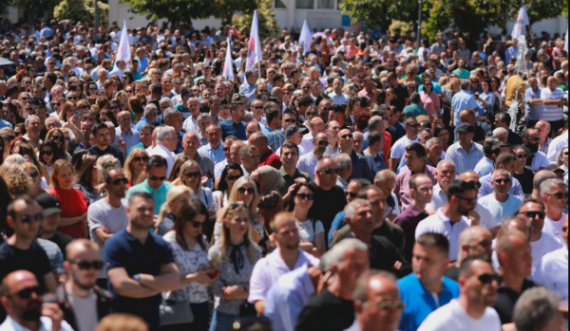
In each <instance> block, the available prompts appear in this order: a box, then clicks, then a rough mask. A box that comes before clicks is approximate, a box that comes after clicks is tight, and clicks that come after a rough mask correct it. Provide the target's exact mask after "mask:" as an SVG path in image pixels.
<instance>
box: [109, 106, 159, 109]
mask: <svg viewBox="0 0 570 331" xmlns="http://www.w3.org/2000/svg"><path fill="white" fill-rule="evenodd" d="M166 108H168V107H166ZM109 109H119V106H111V107H109Z"/></svg>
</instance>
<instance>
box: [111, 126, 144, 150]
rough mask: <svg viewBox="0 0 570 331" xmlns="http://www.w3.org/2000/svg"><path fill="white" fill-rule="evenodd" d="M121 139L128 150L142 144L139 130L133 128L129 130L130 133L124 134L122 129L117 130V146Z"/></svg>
mask: <svg viewBox="0 0 570 331" xmlns="http://www.w3.org/2000/svg"><path fill="white" fill-rule="evenodd" d="M119 139H121V140H123V141H124V142H125V144H126V147H125V148H126V149H127V150H129V149H131V147H133V146H135V145H136V144H138V143H140V142H141V137H140V134H139V132H138V131H137V130H135V129H133V128H132V127H131V128H129V132H127V133H124V132H123V130H121V127H120V126H119V127H117V128H115V144H118V143H119Z"/></svg>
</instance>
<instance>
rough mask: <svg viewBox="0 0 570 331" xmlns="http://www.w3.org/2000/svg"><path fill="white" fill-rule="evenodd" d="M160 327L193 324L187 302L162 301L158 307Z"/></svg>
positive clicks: (192, 317) (192, 315) (192, 316)
mask: <svg viewBox="0 0 570 331" xmlns="http://www.w3.org/2000/svg"><path fill="white" fill-rule="evenodd" d="M159 309H160V325H176V324H187V323H192V322H194V314H193V313H192V309H190V303H188V302H174V301H170V300H164V297H163V300H162V302H161V304H160V306H159Z"/></svg>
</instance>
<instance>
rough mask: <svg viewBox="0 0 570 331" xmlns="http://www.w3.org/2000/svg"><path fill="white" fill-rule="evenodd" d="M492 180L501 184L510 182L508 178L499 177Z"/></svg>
mask: <svg viewBox="0 0 570 331" xmlns="http://www.w3.org/2000/svg"><path fill="white" fill-rule="evenodd" d="M494 182H495V183H497V184H499V185H501V184H503V183H505V184H508V183H510V182H511V180H510V179H509V178H499V179H495V180H494Z"/></svg>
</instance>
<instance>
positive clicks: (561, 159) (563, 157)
mask: <svg viewBox="0 0 570 331" xmlns="http://www.w3.org/2000/svg"><path fill="white" fill-rule="evenodd" d="M557 160H558V162H556V163H557V164H558V168H560V169H562V170H564V176H566V175H567V174H568V147H564V148H563V149H561V150H560V152H559V153H558V158H557Z"/></svg>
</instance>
